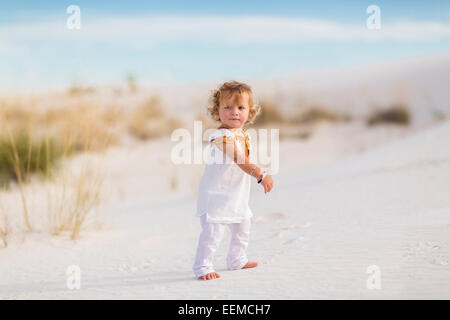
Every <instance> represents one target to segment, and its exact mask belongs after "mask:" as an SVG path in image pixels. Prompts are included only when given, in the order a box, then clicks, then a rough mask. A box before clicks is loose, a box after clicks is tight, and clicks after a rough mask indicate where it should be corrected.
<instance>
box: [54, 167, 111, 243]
mask: <svg viewBox="0 0 450 320" xmlns="http://www.w3.org/2000/svg"><path fill="white" fill-rule="evenodd" d="M102 184H103V178H102V176H101V175H99V174H98V173H96V172H92V171H91V170H89V168H88V167H87V166H84V167H83V168H82V169H81V170H80V172H79V174H78V176H77V177H73V176H70V175H65V178H63V179H62V180H61V182H60V183H58V184H57V185H56V187H55V188H54V190H52V189H51V188H47V192H48V203H47V204H48V214H49V222H50V226H49V228H50V231H51V233H52V234H53V235H61V234H62V233H64V232H68V233H69V234H70V238H71V239H72V240H75V239H77V238H78V237H79V234H80V232H81V230H82V228H83V226H84V225H85V224H86V222H87V219H88V218H89V217H90V215H92V213H93V209H94V208H95V206H96V205H98V204H99V203H100V194H101V189H102Z"/></svg>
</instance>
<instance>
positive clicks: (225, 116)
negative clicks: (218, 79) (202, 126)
mask: <svg viewBox="0 0 450 320" xmlns="http://www.w3.org/2000/svg"><path fill="white" fill-rule="evenodd" d="M248 100H249V96H248V94H247V93H246V92H243V93H241V94H238V93H234V94H233V95H231V96H226V97H224V98H222V99H221V101H220V107H219V117H220V121H221V122H222V124H223V125H225V126H227V127H229V128H242V127H243V126H244V124H245V123H246V122H247V119H248V112H249V110H250V107H249V105H248Z"/></svg>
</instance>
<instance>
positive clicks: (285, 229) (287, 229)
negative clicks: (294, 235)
mask: <svg viewBox="0 0 450 320" xmlns="http://www.w3.org/2000/svg"><path fill="white" fill-rule="evenodd" d="M310 226H311V223H310V222H307V223H303V224H300V223H297V224H291V225H289V226H284V227H281V228H279V229H278V230H277V231H276V232H275V233H274V234H273V236H272V237H278V238H280V237H283V236H284V235H285V234H289V233H290V232H291V231H293V230H295V229H300V228H309V227H310Z"/></svg>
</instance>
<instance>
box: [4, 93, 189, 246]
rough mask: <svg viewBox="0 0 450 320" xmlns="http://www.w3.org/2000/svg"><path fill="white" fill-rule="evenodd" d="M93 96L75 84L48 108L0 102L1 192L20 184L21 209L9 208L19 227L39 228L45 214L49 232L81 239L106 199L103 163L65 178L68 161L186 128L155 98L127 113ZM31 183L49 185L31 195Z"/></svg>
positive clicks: (33, 101)
mask: <svg viewBox="0 0 450 320" xmlns="http://www.w3.org/2000/svg"><path fill="white" fill-rule="evenodd" d="M96 95H97V91H96V90H94V89H92V88H82V87H72V88H71V89H69V91H68V92H67V94H65V95H63V96H62V97H56V98H55V99H49V100H48V101H47V102H50V105H48V103H44V102H45V101H44V100H39V99H40V98H36V99H35V98H31V99H19V98H17V99H15V100H14V99H9V100H8V101H6V100H0V182H1V179H2V178H3V182H4V183H5V185H4V187H9V188H10V184H12V182H16V183H17V189H16V190H17V193H15V195H20V199H21V200H19V201H20V202H21V206H20V207H19V206H17V204H18V203H17V201H16V202H15V206H14V208H13V207H11V208H9V209H10V210H9V211H8V212H12V211H14V213H15V212H16V211H17V215H16V214H14V217H15V218H16V219H18V220H17V221H14V226H16V227H18V228H19V229H21V230H23V229H24V230H27V231H32V230H40V229H41V227H40V224H41V223H42V222H43V221H45V220H44V219H42V218H45V217H46V218H47V219H48V224H46V225H47V226H48V230H49V231H50V232H51V234H53V235H61V234H70V237H71V238H72V239H76V238H78V237H79V235H80V232H81V231H82V230H83V229H84V228H85V227H86V226H87V225H88V224H89V221H90V219H91V218H93V213H94V212H95V211H96V210H97V208H98V205H99V204H100V202H101V201H100V200H101V197H100V194H101V190H102V186H103V181H104V179H103V178H102V177H101V176H99V175H98V174H97V173H98V170H99V169H101V167H103V166H104V165H102V164H99V165H98V166H97V167H95V166H94V167H91V168H87V167H83V168H81V169H80V170H79V171H77V172H78V173H77V174H76V175H75V176H71V177H69V178H63V177H64V176H65V175H69V174H70V172H67V171H68V169H64V168H63V165H64V164H66V163H67V159H69V158H71V157H73V156H75V155H80V156H84V155H88V154H89V153H92V152H95V153H97V154H98V153H101V152H103V151H105V150H106V149H107V148H108V147H110V146H112V145H116V144H119V143H120V142H121V138H122V137H123V136H124V135H126V134H127V133H130V134H131V135H132V136H133V137H135V138H138V139H150V138H157V137H162V136H165V135H166V136H170V133H171V132H172V131H173V130H174V129H175V128H178V127H182V126H183V123H182V122H181V121H180V120H178V119H177V118H174V117H168V116H166V115H165V113H164V108H163V106H162V104H161V101H160V98H159V97H158V96H152V97H150V98H149V99H148V100H147V101H145V102H144V103H142V104H140V105H138V107H137V108H133V107H130V108H129V107H128V106H127V107H126V108H125V105H124V104H123V105H122V106H121V105H120V104H116V103H120V102H116V101H115V102H114V103H111V102H110V100H108V99H105V97H102V96H100V95H99V96H98V97H97V96H96ZM58 99H60V100H58ZM105 101H106V103H105ZM55 102H56V104H55ZM58 102H60V104H59V105H57V104H58ZM134 103H136V102H134ZM31 178H33V179H31ZM35 178H36V179H37V180H36V179H35ZM172 179H173V180H172V181H171V188H173V189H176V188H177V187H178V181H177V177H173V178H172ZM30 182H31V183H30ZM34 182H36V183H38V184H42V183H45V185H46V186H47V188H38V191H36V192H35V193H29V192H28V190H29V188H28V186H27V184H31V185H33V183H34ZM14 186H16V185H15V184H14ZM16 190H14V192H16ZM2 192H5V193H6V192H7V191H6V190H4V191H2ZM35 199H39V201H40V202H39V203H35V202H33V200H35ZM5 210H6V209H5ZM5 212H6V211H5ZM10 217H11V215H10ZM0 218H2V219H3V220H0V228H1V229H0V238H1V239H2V241H3V243H4V244H6V236H7V234H8V233H11V232H12V231H11V229H10V228H9V224H6V223H9V221H8V218H7V217H0ZM2 222H3V224H2ZM16 222H17V223H16ZM22 227H23V229H22Z"/></svg>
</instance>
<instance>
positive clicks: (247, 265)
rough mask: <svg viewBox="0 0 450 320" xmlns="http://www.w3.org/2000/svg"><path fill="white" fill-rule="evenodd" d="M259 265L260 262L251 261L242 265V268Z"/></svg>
mask: <svg viewBox="0 0 450 320" xmlns="http://www.w3.org/2000/svg"><path fill="white" fill-rule="evenodd" d="M257 266H258V262H253V261H249V262H247V263H246V264H245V266H243V267H242V269H247V268H256V267H257Z"/></svg>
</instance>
